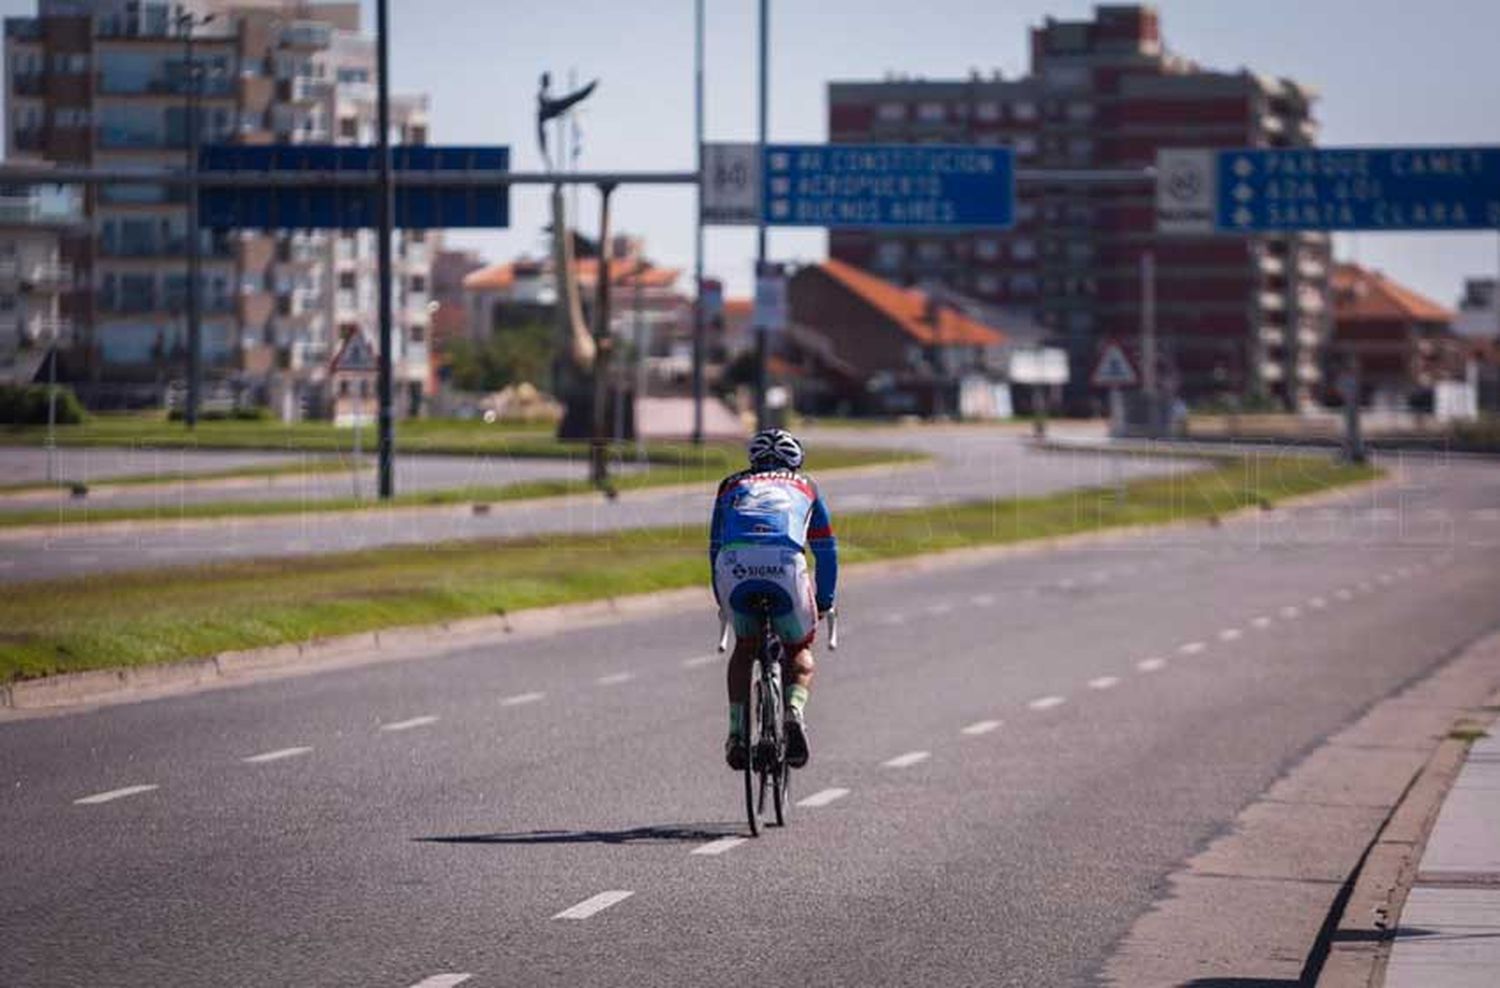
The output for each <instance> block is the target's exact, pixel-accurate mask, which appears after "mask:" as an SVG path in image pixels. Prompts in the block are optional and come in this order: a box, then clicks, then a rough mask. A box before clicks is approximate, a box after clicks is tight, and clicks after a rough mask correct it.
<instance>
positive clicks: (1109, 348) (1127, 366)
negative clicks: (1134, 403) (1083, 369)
mask: <svg viewBox="0 0 1500 988" xmlns="http://www.w3.org/2000/svg"><path fill="white" fill-rule="evenodd" d="M1089 383H1090V384H1092V385H1093V386H1094V387H1096V388H1134V387H1137V386H1138V385H1139V384H1140V383H1141V376H1140V375H1139V374H1137V373H1136V370H1135V364H1134V363H1132V362H1131V360H1130V357H1129V356H1127V355H1126V353H1125V348H1124V347H1122V346H1121V345H1120V343H1119V341H1118V340H1109V341H1107V342H1106V343H1105V344H1104V347H1103V349H1101V350H1100V351H1099V360H1098V362H1097V363H1095V364H1094V372H1093V373H1092V374H1090V375H1089Z"/></svg>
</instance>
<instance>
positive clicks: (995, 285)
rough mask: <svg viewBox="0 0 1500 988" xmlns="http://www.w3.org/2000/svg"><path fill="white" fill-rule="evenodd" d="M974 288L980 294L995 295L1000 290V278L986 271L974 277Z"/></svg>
mask: <svg viewBox="0 0 1500 988" xmlns="http://www.w3.org/2000/svg"><path fill="white" fill-rule="evenodd" d="M974 290H975V291H977V292H979V294H981V295H995V294H998V293H999V291H1000V279H999V278H998V277H996V276H995V275H992V274H990V273H988V272H986V273H984V274H981V275H979V277H977V278H975V279H974Z"/></svg>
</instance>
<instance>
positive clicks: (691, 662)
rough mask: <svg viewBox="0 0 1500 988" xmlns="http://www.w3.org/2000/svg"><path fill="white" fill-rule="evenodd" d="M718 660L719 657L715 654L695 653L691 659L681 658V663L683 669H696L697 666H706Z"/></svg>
mask: <svg viewBox="0 0 1500 988" xmlns="http://www.w3.org/2000/svg"><path fill="white" fill-rule="evenodd" d="M718 660H719V657H718V656H717V655H695V656H693V657H692V658H691V659H683V660H682V665H683V668H685V669H696V668H698V667H699V666H706V665H709V664H711V663H713V662H717V661H718Z"/></svg>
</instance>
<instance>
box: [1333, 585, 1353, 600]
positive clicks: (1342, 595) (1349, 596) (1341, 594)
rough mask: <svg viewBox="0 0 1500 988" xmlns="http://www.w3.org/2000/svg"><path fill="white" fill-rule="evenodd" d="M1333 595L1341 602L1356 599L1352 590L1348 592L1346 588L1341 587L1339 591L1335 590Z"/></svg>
mask: <svg viewBox="0 0 1500 988" xmlns="http://www.w3.org/2000/svg"><path fill="white" fill-rule="evenodd" d="M1333 595H1334V596H1335V597H1337V598H1338V599H1339V600H1353V599H1354V594H1353V592H1351V591H1350V590H1348V589H1346V588H1344V587H1340V588H1339V589H1337V590H1335V591H1334V592H1333Z"/></svg>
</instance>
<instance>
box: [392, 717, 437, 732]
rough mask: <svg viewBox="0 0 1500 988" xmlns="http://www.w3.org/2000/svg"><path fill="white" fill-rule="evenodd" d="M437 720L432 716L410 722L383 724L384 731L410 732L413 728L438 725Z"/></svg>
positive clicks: (414, 718)
mask: <svg viewBox="0 0 1500 988" xmlns="http://www.w3.org/2000/svg"><path fill="white" fill-rule="evenodd" d="M436 723H437V718H436V717H433V716H431V715H424V716H422V717H413V718H411V719H410V720H398V721H396V722H394V723H391V724H381V725H380V729H381V730H382V731H409V730H411V729H412V728H413V727H426V726H427V725H428V724H436Z"/></svg>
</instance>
